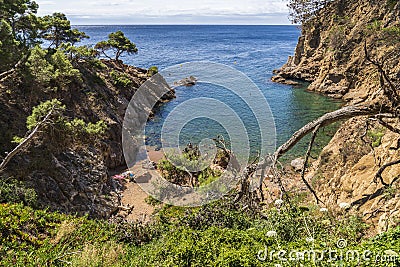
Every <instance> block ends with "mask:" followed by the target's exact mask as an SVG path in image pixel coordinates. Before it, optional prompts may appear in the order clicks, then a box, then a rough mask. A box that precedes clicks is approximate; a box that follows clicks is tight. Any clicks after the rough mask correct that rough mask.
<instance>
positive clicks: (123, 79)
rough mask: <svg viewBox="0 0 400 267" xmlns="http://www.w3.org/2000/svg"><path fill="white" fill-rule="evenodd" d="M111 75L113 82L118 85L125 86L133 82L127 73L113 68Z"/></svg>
mask: <svg viewBox="0 0 400 267" xmlns="http://www.w3.org/2000/svg"><path fill="white" fill-rule="evenodd" d="M110 76H111V79H112V83H113V84H114V85H116V86H119V87H124V88H125V87H128V86H130V85H131V84H132V81H131V80H130V78H129V76H128V75H127V74H125V73H121V72H118V71H115V70H112V71H111V72H110Z"/></svg>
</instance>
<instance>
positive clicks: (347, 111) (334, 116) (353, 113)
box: [273, 101, 387, 162]
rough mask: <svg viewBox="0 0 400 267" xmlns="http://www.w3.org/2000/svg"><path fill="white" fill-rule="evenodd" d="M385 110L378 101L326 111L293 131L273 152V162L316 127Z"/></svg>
mask: <svg viewBox="0 0 400 267" xmlns="http://www.w3.org/2000/svg"><path fill="white" fill-rule="evenodd" d="M385 111H387V110H386V108H385V107H384V106H382V105H381V104H379V102H378V101H376V102H373V103H371V104H369V105H366V104H364V105H354V106H347V107H344V108H341V109H339V110H336V111H333V112H330V113H327V114H325V115H323V116H322V117H320V118H318V119H316V120H314V121H312V122H310V123H308V124H306V125H305V126H304V127H303V128H301V129H300V130H298V131H297V132H295V133H294V134H293V135H292V137H291V138H290V139H289V140H288V141H287V142H286V143H284V144H283V145H281V146H280V147H279V148H278V149H277V150H276V151H275V153H274V155H273V158H274V160H275V162H276V161H277V160H278V159H279V158H280V157H281V156H282V155H284V154H285V153H286V152H288V151H289V150H290V149H292V148H293V147H294V146H295V145H296V144H297V143H298V142H299V141H300V140H301V139H302V138H303V137H305V136H306V135H307V134H309V133H311V132H312V131H314V129H315V128H316V127H324V126H326V125H329V124H332V123H334V122H337V121H341V120H346V119H350V118H353V117H357V116H366V115H377V114H380V113H382V112H385Z"/></svg>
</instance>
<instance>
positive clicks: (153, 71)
mask: <svg viewBox="0 0 400 267" xmlns="http://www.w3.org/2000/svg"><path fill="white" fill-rule="evenodd" d="M157 73H158V67H156V66H151V67H150V68H149V69H148V70H147V75H148V76H149V77H151V76H153V75H155V74H157Z"/></svg>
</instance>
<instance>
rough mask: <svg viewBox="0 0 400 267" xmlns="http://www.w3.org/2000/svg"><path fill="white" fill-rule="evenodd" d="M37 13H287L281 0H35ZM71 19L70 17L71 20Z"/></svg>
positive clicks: (106, 15) (283, 16)
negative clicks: (37, 8)
mask: <svg viewBox="0 0 400 267" xmlns="http://www.w3.org/2000/svg"><path fill="white" fill-rule="evenodd" d="M36 2H37V3H38V4H39V6H40V8H39V14H40V15H44V14H50V13H53V12H56V11H58V12H63V13H65V14H67V15H68V16H71V17H72V18H71V19H72V20H74V19H75V18H78V17H80V18H85V17H97V18H98V19H100V18H107V19H112V18H116V17H138V18H151V17H153V18H154V17H160V18H171V19H172V18H174V19H175V20H176V19H177V18H176V17H177V16H185V17H190V16H193V17H207V19H208V20H210V19H211V20H212V17H221V16H225V17H229V18H230V19H234V18H235V17H237V18H238V19H239V18H240V19H243V17H246V16H247V17H259V18H260V19H262V17H271V16H272V17H274V16H275V17H278V18H277V20H280V21H287V19H286V16H287V15H286V14H287V13H288V10H287V7H286V4H285V2H283V1H282V0H229V1H227V0H213V1H211V0H202V1H188V0H170V1H159V0H146V1H143V0H108V1H107V0H97V1H93V0H89V1H82V0H69V1H48V0H37V1H36ZM73 22H74V21H73Z"/></svg>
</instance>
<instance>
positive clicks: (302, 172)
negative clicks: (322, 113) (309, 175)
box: [301, 125, 323, 204]
mask: <svg viewBox="0 0 400 267" xmlns="http://www.w3.org/2000/svg"><path fill="white" fill-rule="evenodd" d="M319 128H320V126H319V125H318V126H317V127H315V129H314V131H313V133H312V137H311V140H310V143H309V145H308V149H307V153H306V158H305V159H304V165H303V169H302V170H301V179H302V180H303V183H304V184H305V185H306V186H307V188H308V190H310V192H311V193H312V194H313V195H314V197H315V200H316V201H317V204H319V203H320V202H321V203H323V202H322V201H321V200H320V199H319V198H318V195H317V192H315V190H314V189H313V188H312V186H311V185H310V184H309V183H308V181H307V180H306V178H305V177H304V176H305V174H306V169H307V163H308V159H309V158H310V155H311V150H312V147H313V145H314V142H315V138H316V137H317V134H318V130H319Z"/></svg>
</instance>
